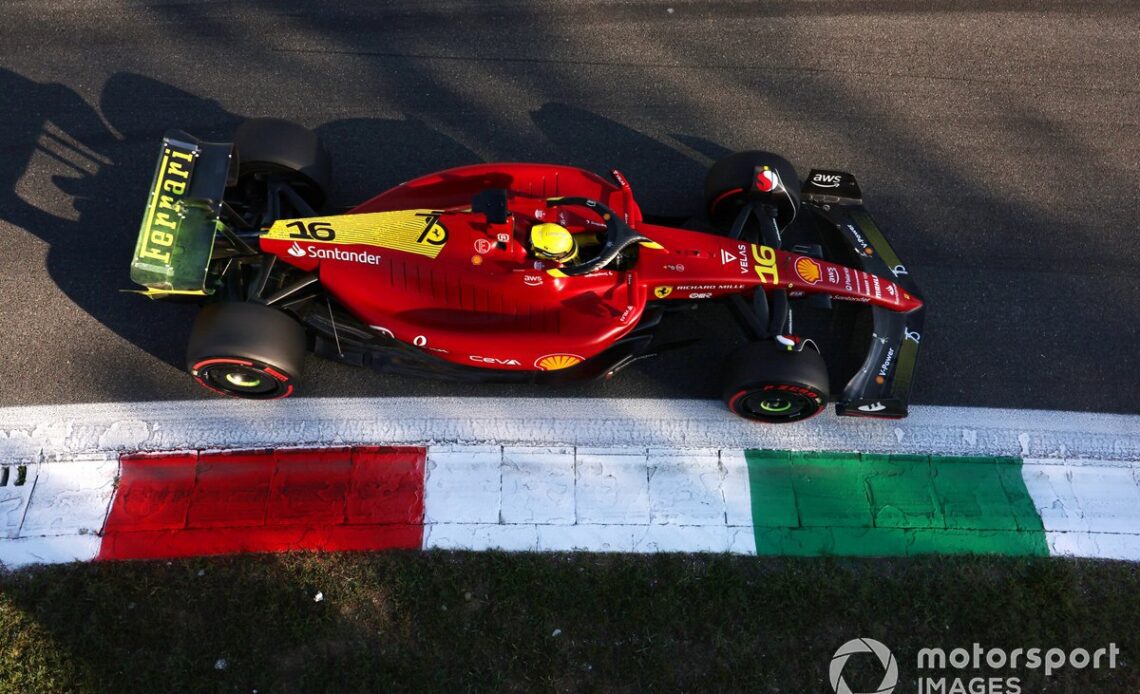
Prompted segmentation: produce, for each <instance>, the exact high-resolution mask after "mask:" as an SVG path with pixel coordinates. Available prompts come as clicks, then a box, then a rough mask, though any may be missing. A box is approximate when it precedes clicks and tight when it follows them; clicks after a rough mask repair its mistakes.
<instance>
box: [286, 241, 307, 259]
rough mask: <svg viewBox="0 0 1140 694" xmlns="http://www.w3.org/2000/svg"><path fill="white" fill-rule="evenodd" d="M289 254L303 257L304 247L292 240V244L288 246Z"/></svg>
mask: <svg viewBox="0 0 1140 694" xmlns="http://www.w3.org/2000/svg"><path fill="white" fill-rule="evenodd" d="M289 255H291V256H293V257H294V258H304V257H305V255H306V253H305V249H304V248H301V246H300V245H299V244H298V243H297V242H296V241H294V242H293V245H292V246H290V247H289Z"/></svg>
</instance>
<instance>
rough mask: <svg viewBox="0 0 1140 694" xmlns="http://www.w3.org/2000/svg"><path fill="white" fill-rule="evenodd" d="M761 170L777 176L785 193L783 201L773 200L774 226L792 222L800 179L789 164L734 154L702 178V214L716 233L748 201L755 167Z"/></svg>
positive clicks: (768, 156)
mask: <svg viewBox="0 0 1140 694" xmlns="http://www.w3.org/2000/svg"><path fill="white" fill-rule="evenodd" d="M765 166H767V167H769V168H771V169H773V170H775V171H776V173H777V174H779V176H780V180H781V181H782V182H783V184H784V187H785V188H787V190H788V196H787V198H786V199H779V200H777V205H776V206H777V211H778V214H777V223H778V224H779V225H780V228H781V229H782V228H784V227H785V226H787V225H788V224H789V223H790V222H791V220H792V219H794V218H795V216H796V210H797V209H798V208H799V205H800V179H799V176H798V175H797V174H796V169H795V167H794V166H792V163H791V162H789V161H788V160H787V159H785V158H783V157H781V156H780V155H778V154H772V153H771V152H760V151H750V152H737V153H736V154H731V155H729V156H727V157H724V158H723V159H721V160H719V161H717V162H716V163H715V164H713V165H712V168H710V169H709V172H708V173H707V174H706V175H705V211H706V212H708V215H709V221H711V222H712V223H713V225H714V226H715V227H716V228H717V229H719V230H722V231H725V232H727V231H728V228H729V227H730V226H732V221H733V220H734V219H736V215H737V213H738V212H740V208H742V207H743V206H744V204H745V203H746V202H747V201H748V191H749V189H750V188H751V187H752V179H753V178H754V176H755V175H756V167H765ZM781 197H782V196H781Z"/></svg>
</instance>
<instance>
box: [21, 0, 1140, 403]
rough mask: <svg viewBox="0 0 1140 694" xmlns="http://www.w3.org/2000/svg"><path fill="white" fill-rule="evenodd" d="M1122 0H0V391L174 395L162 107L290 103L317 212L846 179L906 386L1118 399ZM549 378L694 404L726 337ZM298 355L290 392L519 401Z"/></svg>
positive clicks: (189, 386) (722, 317) (593, 392)
mask: <svg viewBox="0 0 1140 694" xmlns="http://www.w3.org/2000/svg"><path fill="white" fill-rule="evenodd" d="M1137 46H1140V6H1138V5H1137V4H1136V3H1134V2H1081V3H1053V2H1028V1H1026V2H989V1H982V2H949V3H938V4H937V8H935V4H934V3H926V2H886V1H871V0H868V1H862V2H860V1H848V0H837V1H830V0H821V1H818V2H764V3H754V2H693V3H687V2H670V3H641V2H623V3H606V2H583V3H561V2H548V1H542V2H522V1H520V2H478V3H456V2H415V3H407V2H401V3H381V2H373V1H371V0H345V1H342V2H337V3H317V2H300V1H295V0H292V1H288V2H283V1H279V0H273V1H270V0H248V1H243V2H200V3H194V2H151V3H147V4H142V3H132V4H130V5H129V6H128V5H127V4H126V3H112V2H105V1H102V0H100V1H98V2H96V1H94V0H85V1H76V0H71V1H63V2H60V1H58V0H52V1H46V0H36V1H33V2H22V1H20V0H14V1H13V0H9V1H8V2H5V3H4V4H3V6H2V8H0V406H14V405H29V404H56V403H79V402H111V401H135V400H166V399H175V400H176V399H201V398H211V397H216V396H212V395H210V394H208V393H206V392H204V391H200V389H199V388H198V387H197V386H196V385H194V384H193V383H192V381H191V379H190V378H189V377H187V376H185V375H184V374H183V373H182V357H183V350H184V346H185V341H186V337H187V334H188V332H189V327H190V322H191V319H192V317H193V310H194V309H193V307H190V306H183V305H171V304H168V303H164V302H148V301H146V300H144V299H142V298H140V297H137V296H134V295H130V294H123V293H120V291H119V290H120V289H124V288H129V286H130V283H129V280H128V278H127V264H128V262H129V258H130V255H131V251H132V249H133V245H134V239H135V234H136V231H137V229H138V224H139V220H140V218H141V213H142V207H143V203H144V201H145V199H146V191H147V186H148V184H149V181H150V177H151V174H152V171H153V166H154V157H155V156H156V151H157V143H158V141H159V138H160V137H161V135H162V133H163V131H164V130H166V129H167V128H168V127H180V128H183V129H185V130H188V131H190V132H192V133H194V134H195V135H198V136H199V137H203V138H214V139H226V138H227V137H228V135H229V133H230V132H232V130H233V128H234V127H235V126H236V125H237V123H239V122H240V121H241V120H242V119H243V118H246V117H250V116H258V115H274V116H280V117H285V118H289V119H292V120H297V121H299V122H302V123H304V124H306V125H308V126H310V127H313V128H315V129H316V130H317V131H318V132H319V133H320V134H321V135H322V136H323V138H324V139H325V141H326V144H327V147H328V149H329V150H330V152H331V154H332V156H333V159H334V165H335V175H336V179H337V180H336V190H335V192H334V197H335V200H334V202H336V203H338V204H344V205H348V204H351V203H353V202H356V201H359V200H361V199H363V198H365V197H368V196H371V195H372V194H374V193H376V192H379V191H381V190H383V189H385V188H387V187H389V186H391V185H394V184H396V183H399V182H401V181H403V180H406V179H408V178H411V177H413V176H415V175H418V174H421V173H425V172H429V171H432V170H436V169H441V168H446V167H449V166H455V165H459V164H468V163H475V162H480V161H494V160H539V161H541V160H546V161H551V162H558V163H566V164H573V165H578V166H583V167H586V168H590V169H593V170H596V171H599V172H604V171H605V170H607V169H608V168H610V167H614V166H616V167H618V168H620V169H622V170H623V171H624V172H625V173H626V175H627V176H628V178H629V179H630V181H631V183H632V184H633V186H634V189H635V191H636V192H637V194H638V197H639V199H640V201H641V203H642V205H643V207H644V208H646V209H647V210H649V211H656V212H658V213H664V214H676V215H681V214H688V213H691V212H695V211H697V210H698V209H699V207H700V190H701V182H702V179H703V175H704V172H705V169H706V168H707V166H708V164H709V163H710V162H711V161H712V160H713V159H715V158H717V157H719V156H721V155H723V154H725V153H728V152H731V151H734V150H740V149H748V148H762V149H768V150H772V151H777V152H781V153H784V154H785V155H787V156H788V157H789V158H790V159H791V160H792V161H793V162H795V163H796V164H797V165H798V166H799V168H800V170H801V173H806V172H807V170H808V169H809V168H811V167H812V166H818V167H821V168H839V169H846V170H849V171H852V172H854V173H855V174H856V175H857V176H858V177H859V179H860V181H861V183H862V185H863V189H864V192H865V197H866V200H867V205H868V207H869V209H870V210H871V212H872V214H874V215H875V217H876V218H877V220H878V221H879V223H880V226H881V227H882V228H883V229H884V230H885V231H886V233H887V234H888V236H889V237H890V238H891V240H892V242H893V244H894V246H895V248H896V250H897V251H898V252H899V255H900V256H901V257H902V258H903V259H904V260H905V261H906V262H907V265H908V267H909V268H910V270H911V272H912V274H913V275H914V276H915V277H916V279H917V280H918V282H919V283H920V285H921V286H922V287H923V289H924V293H925V295H926V298H927V301H928V303H929V306H930V309H929V313H928V318H927V324H926V329H925V332H924V338H923V351H922V352H921V354H920V361H919V368H918V374H917V377H916V383H915V390H914V393H913V401H914V402H915V403H921V404H929V405H974V406H990V407H1014V408H1042V409H1060V410H1086V411H1091V412H1124V413H1126V412H1137V411H1138V407H1137V405H1136V397H1137V395H1138V394H1140V350H1138V349H1137V346H1136V338H1137V327H1136V326H1137V318H1138V317H1140V281H1138V280H1137V274H1138V273H1137V270H1138V269H1140V204H1138V200H1140V127H1138V118H1140V116H1138V114H1140V50H1138V49H1137ZM690 318H692V319H693V320H692V321H687V322H683V323H681V324H679V325H676V326H674V327H673V328H672V329H673V330H676V331H679V332H680V333H685V332H692V333H693V334H697V335H704V336H707V337H709V338H710V339H708V340H706V341H705V343H704V344H703V345H701V346H699V347H693V348H689V349H687V350H685V351H682V352H676V353H672V354H669V355H666V356H664V357H662V358H660V359H658V360H656V361H653V362H645V363H639V364H638V365H636V366H635V367H632V368H631V369H630V370H628V371H627V372H625V373H623V374H622V375H621V377H620V378H618V379H616V380H615V381H613V382H610V383H605V384H591V385H585V386H576V387H573V388H567V389H563V390H561V391H560V392H561V395H562V396H565V397H580V396H593V397H600V396H601V397H642V398H644V397H665V398H671V397H688V398H692V397H698V398H703V397H716V396H717V395H718V388H717V386H716V380H717V378H716V376H717V372H718V369H719V367H720V363H721V361H722V358H723V355H724V354H725V352H726V351H727V349H728V346H729V343H730V342H731V341H733V340H736V339H738V338H737V337H736V335H737V333H736V329H735V327H734V326H732V325H731V324H730V322H729V316H728V314H727V312H725V311H723V310H722V309H720V308H712V309H711V310H708V311H705V312H703V313H702V314H699V315H695V316H690ZM545 392H547V391H546V390H545V389H539V388H529V387H517V386H514V387H506V386H468V385H456V384H446V383H433V382H425V381H418V380H413V379H409V378H398V377H392V376H384V375H380V374H374V373H371V372H365V371H361V370H356V369H352V368H349V367H345V366H340V365H337V364H332V363H329V362H324V361H320V360H318V359H316V358H311V359H310V360H309V362H308V363H307V364H306V373H305V376H304V383H303V396H308V397H314V396H334V395H336V396H361V395H402V396H417V395H435V396H440V395H456V396H460V395H464V396H466V395H476V394H477V395H482V396H504V397H507V396H511V397H513V396H524V395H529V396H534V395H541V394H543V393H545Z"/></svg>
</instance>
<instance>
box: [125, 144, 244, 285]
mask: <svg viewBox="0 0 1140 694" xmlns="http://www.w3.org/2000/svg"><path fill="white" fill-rule="evenodd" d="M232 163H233V145H231V144H229V143H212V142H201V141H199V140H198V139H196V138H194V137H193V136H191V135H189V134H187V133H184V132H182V131H180V130H171V131H168V132H167V133H166V135H165V136H164V137H163V138H162V150H161V152H160V153H159V157H158V164H157V166H156V167H155V171H154V180H153V181H152V183H151V186H150V197H149V198H148V200H147V205H146V211H145V213H144V214H143V221H142V226H141V227H140V229H139V236H138V242H137V243H136V244H135V254H134V258H133V259H132V260H131V280H132V281H134V282H135V283H136V284H140V285H142V286H143V287H145V289H144V291H143V292H141V293H143V294H146V295H147V296H151V297H162V296H167V295H171V294H190V295H199V296H201V295H206V294H209V293H211V292H212V291H213V288H212V287H207V286H206V276H207V274H208V272H209V265H210V257H211V255H212V254H213V251H214V237H215V234H216V232H217V231H218V225H219V224H221V222H220V221H219V215H220V213H221V207H222V196H223V194H224V193H225V188H226V182H227V180H228V178H229V174H230V170H231V164H232Z"/></svg>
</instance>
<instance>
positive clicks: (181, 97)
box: [0, 70, 735, 400]
mask: <svg viewBox="0 0 1140 694" xmlns="http://www.w3.org/2000/svg"><path fill="white" fill-rule="evenodd" d="M0 89H2V90H3V93H7V94H20V95H21V105H20V108H18V109H9V110H8V111H7V112H6V113H4V114H3V119H4V122H3V123H0V126H3V127H4V128H5V130H6V131H7V132H8V133H9V135H8V136H7V139H8V140H9V144H8V146H7V148H6V149H7V152H6V156H5V157H4V159H3V161H2V163H0V203H2V204H0V210H2V211H0V219H2V220H3V221H5V222H7V223H10V224H12V225H13V226H15V227H18V228H21V229H23V230H26V231H27V232H29V233H31V234H34V235H35V236H36V237H38V238H39V239H40V240H41V241H43V242H44V243H45V244H46V245H47V246H48V251H47V259H46V269H47V271H48V273H49V275H50V277H51V279H52V280H53V281H54V282H55V284H56V285H57V286H58V287H59V289H60V290H61V291H62V292H63V294H64V295H66V296H67V297H68V299H70V300H71V301H72V302H74V303H75V305H77V306H78V307H79V308H80V309H81V310H82V311H84V312H86V313H87V314H88V315H90V316H91V317H93V318H95V319H96V320H98V321H99V322H100V323H101V324H103V325H104V326H106V327H107V328H109V329H110V330H111V331H113V332H114V333H115V334H116V335H118V336H120V337H121V338H123V339H124V340H126V341H127V342H129V343H130V344H132V345H134V346H135V347H137V348H138V349H140V350H142V351H143V352H145V353H147V354H149V355H151V356H152V357H154V358H156V359H158V360H160V361H161V362H164V363H165V364H167V365H169V366H171V367H174V368H175V369H177V370H181V369H182V368H183V360H184V348H185V344H186V340H187V338H188V335H189V330H190V325H191V323H192V320H193V316H194V313H195V310H196V308H195V306H194V305H192V304H176V303H171V302H167V301H163V302H154V301H148V300H146V299H144V298H142V297H140V296H138V295H136V294H133V293H129V292H124V291H123V290H126V289H131V288H132V285H131V283H130V281H129V279H128V274H127V271H128V263H129V259H130V257H131V253H132V251H133V248H134V244H135V240H136V233H137V229H138V224H139V220H140V218H141V214H142V210H143V206H144V204H145V200H146V195H147V188H148V186H149V184H150V180H151V177H152V175H153V171H154V169H153V167H154V161H155V156H156V153H157V148H158V143H159V141H160V139H161V137H162V134H163V133H164V132H165V131H166V130H167V129H169V128H178V129H182V130H186V131H188V132H190V133H192V134H194V135H195V136H197V137H200V138H203V139H207V140H220V141H225V140H228V139H229V137H230V134H231V133H232V132H233V130H234V128H235V127H236V126H237V125H238V124H239V123H240V122H241V121H242V120H244V119H245V118H246V117H250V116H255V115H267V114H237V113H234V112H232V111H230V110H228V109H226V108H224V107H223V106H222V105H220V104H219V103H217V102H216V101H212V100H210V99H205V98H202V97H200V96H197V95H195V94H192V93H189V92H187V91H184V90H182V89H179V88H177V87H174V86H172V85H170V84H166V83H163V82H161V81H158V80H154V79H151V78H149V77H145V76H142V75H137V74H132V73H122V72H121V73H117V74H115V75H114V76H112V77H111V78H110V79H109V80H108V81H107V83H106V84H105V86H104V88H103V90H102V93H101V95H100V102H99V107H98V108H95V107H93V106H91V105H90V104H89V103H88V102H87V101H86V100H84V98H83V97H81V96H80V95H79V94H78V93H76V92H75V91H73V90H71V89H68V88H67V87H65V86H63V85H60V84H45V83H40V82H36V81H34V80H30V79H28V78H26V77H23V76H22V75H19V74H17V73H15V72H12V71H10V70H0ZM530 116H531V119H532V120H533V122H534V123H535V125H536V126H537V127H538V129H539V130H540V131H541V133H542V135H543V137H544V138H545V140H546V143H547V144H546V147H545V150H546V151H544V152H543V154H545V155H546V156H545V158H546V159H548V160H550V161H556V162H558V163H569V164H573V165H578V166H582V167H584V168H588V169H591V170H595V171H597V172H599V173H603V174H604V173H605V172H606V171H608V170H609V169H610V168H613V167H615V166H618V165H620V166H621V168H622V171H623V172H625V174H626V175H627V176H628V177H629V178H630V180H631V181H632V182H633V184H634V186H635V187H636V189H637V190H638V191H639V199H640V200H641V201H642V204H643V206H645V207H646V208H647V209H648V210H650V211H654V212H661V213H665V214H670V215H680V216H685V215H687V214H689V213H691V212H693V211H695V210H697V209H699V208H700V192H699V191H700V181H701V179H702V177H703V175H704V171H705V167H706V163H704V162H701V161H699V160H698V159H697V158H694V157H692V156H689V155H687V154H685V153H682V152H681V151H679V149H678V148H677V147H676V146H674V145H671V144H666V143H662V142H659V141H657V140H655V139H654V138H652V137H650V136H647V135H645V134H643V133H640V132H638V131H636V130H634V129H632V128H629V127H627V126H625V125H622V124H620V123H617V122H615V121H612V120H610V119H607V118H605V117H602V116H599V115H597V114H594V113H591V112H589V111H586V110H584V109H580V108H574V107H571V106H567V105H564V104H557V103H551V104H546V105H544V106H543V107H542V108H540V109H538V110H536V111H534V112H532V113H531V114H530ZM315 130H316V131H317V133H318V134H319V135H320V136H321V138H322V140H323V141H324V142H325V144H326V147H327V148H328V149H329V151H330V154H331V155H332V157H333V161H334V185H333V192H332V199H331V201H330V207H332V208H340V209H343V208H347V207H350V206H351V205H353V204H355V203H358V202H360V201H362V200H364V199H367V198H368V197H370V196H372V195H374V194H376V193H378V192H380V191H382V190H384V189H386V188H388V187H391V186H393V185H396V184H398V183H399V182H401V181H404V180H407V179H409V178H411V177H414V176H416V175H420V174H423V173H426V172H429V171H434V170H439V169H442V168H448V167H452V166H459V165H463V164H471V163H477V162H479V161H482V158H481V157H480V156H479V155H477V154H476V153H475V152H474V151H472V150H471V149H470V148H468V147H466V146H465V145H463V144H461V143H460V142H458V141H456V140H455V139H453V138H451V137H449V136H447V135H445V134H442V133H441V132H439V131H438V130H437V129H434V128H432V127H431V126H429V125H428V124H427V123H425V122H424V121H422V120H420V119H417V118H414V117H405V118H388V119H382V118H351V119H342V120H335V121H331V122H327V123H324V124H316V127H315ZM678 140H679V138H678ZM714 147H715V146H714ZM504 158H510V155H509V153H508V154H507V156H505V157H504ZM42 320H43V321H45V322H51V321H55V320H60V318H59V317H58V316H52V315H44V316H43V318H42ZM57 327H59V326H57ZM69 329H70V327H69V326H63V327H62V328H60V330H62V331H64V332H66V331H67V330H69ZM692 330H696V331H699V332H701V333H702V334H706V333H709V332H710V331H711V332H713V333H719V332H720V331H721V330H728V331H732V330H735V328H734V327H733V326H731V325H729V326H726V325H725V322H724V321H723V320H716V319H711V320H705V321H701V323H698V324H697V325H696V326H694V327H693V328H692ZM706 336H707V335H706ZM714 337H718V336H717V335H714ZM720 337H723V336H720ZM77 338H78V336H77ZM728 339H731V337H729V338H728ZM76 342H77V343H78V342H79V340H78V339H77V341H76ZM123 357H124V355H122V354H116V355H114V356H108V355H106V354H89V355H86V358H87V359H88V360H89V363H88V364H87V369H88V373H89V374H90V379H91V381H92V382H91V383H89V384H87V385H86V386H85V387H87V388H90V389H92V390H93V391H95V392H97V393H98V399H117V400H122V399H133V400H138V399H144V400H146V399H163V398H179V397H187V396H190V395H192V394H194V393H195V392H196V391H195V389H194V388H192V387H191V386H190V379H182V380H183V381H184V382H180V383H178V384H173V383H170V382H169V381H168V380H167V379H165V378H163V377H162V376H160V375H158V374H159V373H160V372H161V373H167V371H166V370H165V369H148V368H132V366H133V365H132V364H131V362H130V361H129V360H128V359H124V358H123ZM306 368H307V371H308V374H307V375H308V377H307V378H306V388H305V392H306V394H308V395H318V396H320V395H342V396H343V395H347V396H354V395H375V394H376V393H377V392H388V393H392V392H393V391H396V392H403V393H407V392H413V393H414V392H415V391H416V390H417V388H418V386H417V385H416V382H415V381H414V380H412V379H398V378H395V377H388V376H383V377H382V376H378V375H373V374H367V375H362V374H361V373H360V372H358V371H356V370H351V369H347V368H346V367H341V366H339V365H333V364H329V363H326V362H322V361H321V360H315V359H311V360H310V362H309V364H308V365H307V367H306ZM710 368H711V367H710ZM635 371H636V372H638V373H639V374H640V377H639V378H638V381H639V383H638V386H637V387H638V388H640V389H641V390H643V391H647V392H648V393H649V394H654V395H680V394H688V395H690V396H691V395H693V394H695V393H701V392H706V391H707V395H709V396H711V395H713V394H714V392H713V390H712V389H710V388H709V387H708V385H707V383H706V381H708V380H709V376H710V374H708V373H704V372H702V371H701V370H700V369H696V370H694V369H693V368H692V367H691V366H686V365H684V364H682V363H680V362H679V363H678V364H677V365H676V367H675V368H673V367H669V368H667V369H666V372H668V373H671V374H672V377H670V378H664V379H659V378H657V377H656V376H654V375H653V370H648V371H644V372H643V371H642V370H641V368H640V366H639V367H635ZM128 374H129V375H128ZM380 378H383V379H384V381H383V382H380V381H379V380H377V379H380ZM714 380H715V379H714ZM620 389H621V388H620V387H619V388H618V390H620ZM540 390H542V391H545V390H546V389H538V388H536V387H531V386H510V387H507V386H502V387H499V386H496V387H495V388H494V394H496V395H524V394H536V393H538V392H539V391H540ZM440 391H443V392H445V393H446V394H450V395H468V394H481V395H486V394H488V390H487V386H485V385H481V386H474V385H470V384H446V385H437V386H433V387H432V392H433V393H439V392H440ZM561 392H562V393H563V394H565V395H568V396H573V395H583V394H585V395H591V394H593V395H598V394H602V390H601V387H600V386H589V385H583V386H572V387H569V388H565V389H562V391H561ZM611 394H612V393H611Z"/></svg>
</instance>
